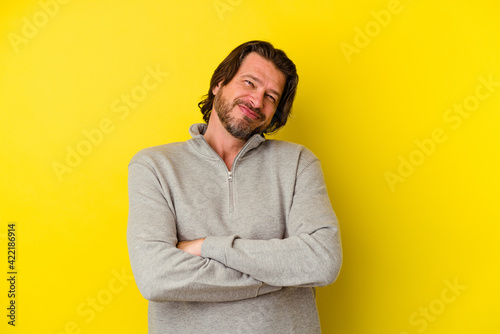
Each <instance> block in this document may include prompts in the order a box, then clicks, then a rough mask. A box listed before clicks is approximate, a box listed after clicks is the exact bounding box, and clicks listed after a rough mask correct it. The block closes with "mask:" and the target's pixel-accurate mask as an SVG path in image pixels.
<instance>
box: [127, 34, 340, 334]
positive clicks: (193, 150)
mask: <svg viewBox="0 0 500 334" xmlns="http://www.w3.org/2000/svg"><path fill="white" fill-rule="evenodd" d="M297 83H298V76H297V73H296V69H295V65H294V64H293V62H292V61H291V60H290V59H288V58H287V56H286V55H285V53H284V52H283V51H281V50H278V49H275V48H274V47H273V46H272V45H271V44H269V43H267V42H262V41H251V42H248V43H244V44H242V45H240V46H238V47H237V48H236V49H235V50H233V51H232V52H231V53H230V54H229V56H228V57H227V58H226V59H225V60H224V61H223V62H222V63H221V64H220V65H219V67H218V68H217V69H216V70H215V72H214V75H213V77H212V80H211V85H210V89H209V92H208V95H207V98H206V99H205V100H203V101H202V102H200V104H199V106H200V108H201V110H202V113H203V117H204V120H205V121H206V122H207V124H195V125H193V126H191V128H190V133H191V135H192V137H193V138H192V139H190V140H188V141H186V142H181V143H172V144H167V145H162V146H157V147H152V148H148V149H145V150H142V151H141V152H139V153H138V154H137V155H136V156H134V158H133V159H132V161H131V162H130V165H129V195H130V212H129V225H128V231H127V239H128V245H129V253H130V260H131V264H132V269H133V273H134V277H135V280H136V282H137V285H138V287H139V290H140V291H141V293H142V295H143V296H144V297H145V298H146V299H148V300H149V321H148V323H149V332H150V333H231V334H232V333H273V334H275V333H300V334H307V333H319V332H320V325H319V319H318V313H317V308H316V304H315V290H314V287H316V286H324V285H327V284H330V283H332V282H333V281H335V279H336V278H337V275H338V273H339V270H340V266H341V262H342V252H341V242H340V232H339V227H338V223H337V219H336V217H335V214H334V212H333V210H332V207H331V205H330V201H329V199H328V194H327V191H326V187H325V183H324V179H323V174H322V171H321V167H320V163H319V161H318V159H317V158H316V157H315V156H314V155H313V154H312V153H311V152H310V151H309V150H307V149H306V148H304V147H303V146H300V145H297V144H292V143H288V142H284V141H277V140H266V139H265V138H264V136H263V134H265V133H270V132H274V131H276V130H277V129H278V128H280V127H281V126H283V125H284V124H285V123H286V121H287V118H288V115H289V113H290V110H291V107H292V103H293V99H294V96H295V91H296V87H297Z"/></svg>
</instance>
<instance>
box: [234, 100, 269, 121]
mask: <svg viewBox="0 0 500 334" xmlns="http://www.w3.org/2000/svg"><path fill="white" fill-rule="evenodd" d="M239 104H242V105H244V106H245V107H247V108H248V109H250V110H251V111H253V112H254V113H256V114H257V115H259V118H260V119H262V118H263V116H264V115H262V112H261V111H260V108H254V107H252V106H251V105H250V104H249V103H247V102H245V101H243V100H241V99H236V100H234V105H233V107H235V106H237V105H239Z"/></svg>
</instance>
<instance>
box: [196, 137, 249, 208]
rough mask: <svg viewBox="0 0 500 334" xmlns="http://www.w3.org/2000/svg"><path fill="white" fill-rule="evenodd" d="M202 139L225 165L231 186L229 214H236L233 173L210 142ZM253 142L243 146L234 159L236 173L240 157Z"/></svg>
mask: <svg viewBox="0 0 500 334" xmlns="http://www.w3.org/2000/svg"><path fill="white" fill-rule="evenodd" d="M201 138H203V140H204V141H205V144H207V146H208V148H209V149H210V150H212V152H214V154H215V155H216V156H217V157H218V158H219V160H220V162H221V163H222V164H223V165H224V168H225V169H226V171H227V181H228V184H229V212H234V196H233V195H234V194H233V172H230V171H229V170H228V169H227V166H226V163H225V162H224V160H222V158H221V157H220V156H219V155H218V154H217V152H215V150H214V149H213V148H212V147H211V146H210V145H209V144H208V142H207V140H206V139H205V137H203V136H201ZM252 141H253V138H251V139H250V140H248V141H247V142H246V143H245V145H243V147H242V148H241V150H240V151H239V152H238V154H237V155H236V157H235V158H234V161H233V166H232V170H233V171H234V166H235V165H236V161H237V160H238V158H239V157H240V155H241V154H243V152H245V150H246V147H247V146H248V145H250V143H251V142H252Z"/></svg>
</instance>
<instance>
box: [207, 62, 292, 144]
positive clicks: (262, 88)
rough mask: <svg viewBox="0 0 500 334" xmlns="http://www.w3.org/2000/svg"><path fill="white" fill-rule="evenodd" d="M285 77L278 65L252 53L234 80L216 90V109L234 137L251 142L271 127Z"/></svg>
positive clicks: (214, 91) (225, 126)
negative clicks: (256, 135)
mask: <svg viewBox="0 0 500 334" xmlns="http://www.w3.org/2000/svg"><path fill="white" fill-rule="evenodd" d="M285 81H286V78H285V75H284V74H283V73H282V72H281V71H280V70H278V69H277V68H276V66H275V65H274V64H273V63H272V62H270V61H269V60H266V59H265V58H263V57H261V56H260V55H259V54H257V53H255V52H252V53H250V54H248V55H247V56H246V57H245V59H243V63H242V64H241V66H240V68H239V69H238V72H237V73H236V75H235V76H234V77H233V79H232V80H231V81H230V82H229V83H228V84H226V85H225V86H221V83H219V84H218V85H217V87H215V88H214V90H213V91H212V92H213V93H214V94H215V99H214V106H213V109H214V110H215V112H216V113H217V115H218V116H219V119H220V121H221V123H222V125H223V126H224V128H225V129H226V131H228V132H229V133H230V134H231V135H232V136H233V137H235V138H238V139H243V140H247V139H249V138H250V137H251V136H253V135H254V134H256V133H262V132H264V130H265V129H266V128H267V127H268V126H269V124H270V123H271V120H272V118H273V115H274V112H275V111H276V108H277V107H278V103H279V101H280V98H281V95H282V94H283V89H284V87H285Z"/></svg>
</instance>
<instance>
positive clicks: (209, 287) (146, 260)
mask: <svg viewBox="0 0 500 334" xmlns="http://www.w3.org/2000/svg"><path fill="white" fill-rule="evenodd" d="M127 243H128V250H129V257H130V262H131V265H132V271H133V274H134V278H135V281H136V283H137V286H138V288H139V290H140V292H141V294H142V295H143V296H144V297H145V298H146V299H148V300H150V301H155V302H163V301H198V302H222V301H233V300H241V299H247V298H254V297H257V296H258V295H261V294H265V293H269V292H272V291H277V290H279V289H281V287H277V286H270V285H267V284H265V283H262V282H261V281H259V280H256V279H255V278H253V277H251V276H250V275H248V274H245V273H242V272H239V271H237V270H235V269H232V268H228V267H227V266H224V265H222V264H221V263H219V262H217V261H214V260H212V259H209V258H202V257H198V256H194V255H191V254H188V253H186V252H184V251H182V250H180V249H178V248H176V245H177V228H176V221H175V215H174V213H173V212H172V210H171V208H170V206H169V204H168V202H167V200H166V198H165V197H164V192H163V190H162V187H161V184H160V182H159V180H158V178H157V176H156V175H155V172H154V171H153V169H152V168H150V167H149V166H147V165H146V164H143V163H138V162H134V163H131V164H130V165H129V218H128V226H127Z"/></svg>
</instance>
